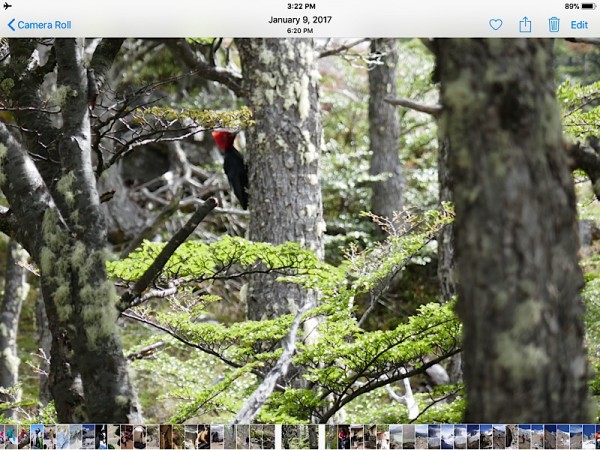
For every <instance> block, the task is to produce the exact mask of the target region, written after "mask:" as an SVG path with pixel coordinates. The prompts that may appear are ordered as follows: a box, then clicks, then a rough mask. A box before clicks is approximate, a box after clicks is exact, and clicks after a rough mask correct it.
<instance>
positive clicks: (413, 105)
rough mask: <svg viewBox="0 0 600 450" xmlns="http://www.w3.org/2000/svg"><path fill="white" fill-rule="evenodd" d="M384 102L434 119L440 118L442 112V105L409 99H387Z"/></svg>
mask: <svg viewBox="0 0 600 450" xmlns="http://www.w3.org/2000/svg"><path fill="white" fill-rule="evenodd" d="M384 100H385V101H386V102H387V103H389V104H391V105H395V106H402V107H404V108H408V109H412V110H414V111H418V112H422V113H425V114H429V115H431V116H433V117H437V116H439V115H440V114H441V112H442V105H428V104H425V103H420V102H416V101H414V100H410V99H407V98H393V97H386V98H385V99H384Z"/></svg>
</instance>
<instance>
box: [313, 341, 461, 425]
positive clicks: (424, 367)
mask: <svg viewBox="0 0 600 450" xmlns="http://www.w3.org/2000/svg"><path fill="white" fill-rule="evenodd" d="M461 351H462V350H461V349H460V348H457V349H454V350H452V351H451V352H448V353H447V354H445V355H442V356H439V357H438V358H435V359H432V360H431V361H429V362H427V363H425V364H423V365H422V366H421V367H417V368H415V369H412V370H411V371H408V372H405V371H401V372H400V373H398V374H396V375H393V376H390V377H388V378H386V379H378V380H376V381H374V382H373V383H367V384H365V385H364V386H361V387H359V388H358V389H356V390H355V391H353V392H351V393H350V394H348V395H346V396H344V397H340V398H338V399H337V400H336V401H335V402H334V404H333V405H332V406H331V407H330V408H329V410H328V411H327V412H326V413H325V414H323V416H322V417H321V423H327V421H328V420H329V419H330V418H331V417H332V416H333V415H334V414H335V413H336V412H337V411H338V410H339V409H340V408H342V407H343V406H344V405H346V404H348V403H350V402H351V401H352V400H354V399H356V398H358V397H360V396H361V395H363V394H366V393H367V392H371V391H372V390H374V389H377V388H380V387H384V386H386V385H388V384H390V383H394V382H396V381H400V380H403V379H404V378H410V377H414V376H415V375H418V374H421V373H424V372H425V370H427V369H428V368H429V367H431V366H433V365H435V364H438V363H440V362H442V361H443V360H445V359H448V358H450V357H451V356H454V355H456V354H457V353H460V352H461ZM327 395H329V393H324V394H323V395H322V396H321V397H322V398H323V399H324V398H325V397H327Z"/></svg>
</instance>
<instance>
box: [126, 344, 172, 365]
mask: <svg viewBox="0 0 600 450" xmlns="http://www.w3.org/2000/svg"><path fill="white" fill-rule="evenodd" d="M164 346H165V343H164V342H163V341H158V342H155V343H154V344H150V345H146V346H145V347H143V348H141V349H140V350H138V351H137V352H133V353H130V354H128V355H127V356H126V358H127V359H128V360H129V361H135V360H136V359H144V358H148V357H150V356H152V355H154V354H155V353H156V352H157V350H159V349H160V348H162V347H164Z"/></svg>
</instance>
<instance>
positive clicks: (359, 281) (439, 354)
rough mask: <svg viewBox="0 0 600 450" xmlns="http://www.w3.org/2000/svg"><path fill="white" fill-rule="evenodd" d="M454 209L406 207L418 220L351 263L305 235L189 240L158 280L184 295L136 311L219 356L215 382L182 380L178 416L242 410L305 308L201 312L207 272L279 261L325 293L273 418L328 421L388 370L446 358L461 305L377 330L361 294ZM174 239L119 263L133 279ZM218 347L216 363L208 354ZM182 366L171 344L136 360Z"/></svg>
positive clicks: (296, 278)
mask: <svg viewBox="0 0 600 450" xmlns="http://www.w3.org/2000/svg"><path fill="white" fill-rule="evenodd" d="M449 220H451V214H449V213H448V212H447V211H445V212H442V213H440V212H428V213H426V214H423V215H421V216H415V217H406V218H405V222H404V223H405V225H406V224H410V225H407V226H408V231H407V230H406V229H398V230H392V231H393V233H392V235H391V236H390V237H389V239H388V240H387V241H386V242H385V243H381V244H378V245H377V246H375V247H373V248H372V249H369V250H366V251H363V252H358V251H357V250H356V249H354V250H353V251H352V252H349V254H348V255H347V258H346V261H345V262H344V264H341V265H340V266H339V267H333V266H331V265H329V264H326V263H323V262H320V261H319V260H318V259H317V258H316V256H315V255H314V254H313V253H312V252H310V251H308V250H306V249H302V248H301V247H300V246H299V245H298V244H295V243H286V244H283V245H279V246H275V245H271V244H267V243H252V242H249V241H247V240H245V239H242V238H232V237H225V238H223V239H221V240H219V241H216V242H214V243H211V244H206V243H202V242H197V241H190V242H186V243H185V244H183V245H182V246H181V247H180V248H179V249H178V250H177V251H176V252H175V254H174V255H173V256H172V257H171V259H170V261H169V263H168V264H167V265H166V266H165V268H164V270H163V272H162V274H161V275H160V276H159V277H158V278H157V280H156V282H155V286H156V287H160V286H169V285H176V286H179V287H180V288H181V289H182V291H181V294H180V295H177V296H176V297H172V298H170V299H169V301H168V303H169V305H168V307H162V308H161V307H158V308H157V307H152V306H150V305H149V304H146V305H143V306H140V307H137V308H135V310H134V311H133V312H131V313H128V314H127V317H129V318H133V319H135V320H138V321H140V322H142V323H145V324H146V325H150V326H153V327H155V328H157V329H159V330H162V331H163V332H166V333H167V334H169V335H170V336H171V338H169V342H170V345H173V342H174V340H177V341H179V342H180V343H183V344H184V345H185V346H187V347H188V352H189V351H191V350H190V349H189V348H190V347H191V348H193V349H196V350H199V351H200V352H202V353H204V354H205V355H206V356H203V357H202V358H201V360H202V361H204V362H203V363H202V364H205V365H206V364H208V367H210V370H203V371H201V372H203V373H202V374H201V376H202V377H203V379H204V380H205V381H204V382H202V383H198V380H197V378H198V372H196V374H197V376H196V382H195V383H192V384H190V383H188V382H187V381H188V380H186V377H187V376H186V375H183V376H181V375H180V376H179V377H180V379H179V380H177V381H176V382H175V384H174V386H173V388H172V389H171V390H170V393H169V394H168V396H169V397H170V398H177V399H179V400H180V401H179V405H178V408H177V411H176V413H175V414H174V415H173V416H172V417H171V420H172V421H173V422H183V421H186V420H191V419H192V418H194V417H203V418H205V417H209V416H211V417H212V415H214V414H219V415H221V414H225V415H228V414H232V413H233V412H234V411H236V409H238V408H239V406H240V405H241V402H242V401H243V399H244V398H246V397H247V396H248V395H250V393H251V392H252V391H253V390H254V389H255V388H256V386H257V384H258V383H260V382H261V381H262V379H263V378H264V376H265V375H266V373H267V372H268V371H269V370H270V369H271V368H272V367H273V366H274V365H275V363H276V362H277V360H278V358H279V357H280V355H281V352H282V349H281V347H280V345H279V343H280V342H281V340H282V339H283V338H284V337H286V335H287V333H288V331H289V328H290V324H291V321H292V319H293V316H292V315H284V316H280V317H277V318H275V319H272V320H263V321H260V322H254V321H244V322H237V323H233V324H231V325H225V324H221V323H216V322H212V321H209V322H203V321H197V320H194V318H195V317H199V316H200V315H201V314H202V312H203V311H204V310H205V308H207V306H208V305H210V304H211V303H213V302H214V301H215V298H212V297H211V298H205V297H202V296H200V295H197V294H195V293H194V292H193V291H194V289H198V288H201V286H200V285H201V284H202V283H205V282H207V281H213V280H217V279H227V278H231V277H244V276H246V275H248V274H251V273H257V272H274V273H277V274H280V275H281V276H280V282H292V283H299V284H301V285H302V286H304V287H305V288H307V289H315V290H317V291H319V292H320V294H321V302H320V304H319V305H318V306H317V307H316V308H314V309H313V310H312V311H310V312H309V313H308V314H307V315H306V316H305V320H306V319H308V318H310V317H315V318H318V320H319V331H320V333H319V338H318V339H316V340H315V341H314V342H313V341H311V342H310V343H309V342H303V341H302V340H300V341H299V342H298V350H297V352H296V354H295V355H294V357H293V364H294V367H298V368H303V371H302V372H303V373H304V375H303V381H302V382H300V384H299V385H297V386H289V387H288V388H287V389H283V390H277V391H276V392H275V393H274V394H273V395H272V396H271V398H270V399H269V402H268V403H267V405H266V407H265V408H263V410H262V412H261V415H260V419H261V420H264V421H266V422H271V423H272V422H278V423H279V422H285V423H302V422H306V421H308V420H309V419H310V417H311V416H314V415H316V416H318V417H322V418H323V420H326V419H325V418H326V417H328V416H330V415H331V414H333V413H334V412H335V411H336V410H337V409H339V408H340V407H341V406H343V405H344V404H346V403H348V402H350V401H351V400H354V399H356V398H358V397H360V396H361V395H362V394H365V393H369V392H370V391H372V390H374V389H376V388H378V387H381V386H383V385H385V384H386V380H389V381H390V382H391V381H393V380H400V379H402V378H404V377H405V376H406V375H404V373H403V370H406V371H408V372H409V374H408V376H410V375H412V374H415V373H419V372H420V371H422V370H423V369H424V367H425V364H426V360H425V357H426V356H427V357H428V358H430V359H435V358H439V359H440V360H442V359H444V358H445V357H447V356H448V355H449V354H451V353H453V352H455V351H456V349H457V348H458V346H459V339H460V337H459V336H460V325H459V323H458V320H457V319H456V317H455V315H454V312H453V309H452V308H453V307H452V305H451V304H446V305H440V304H437V303H432V304H429V305H425V306H423V307H421V309H420V310H419V313H418V314H417V315H415V316H414V317H411V318H410V319H409V320H408V321H407V322H406V323H402V324H400V325H398V326H397V327H395V328H394V329H392V330H388V331H383V330H378V331H373V332H365V331H364V329H362V328H361V327H360V326H359V325H358V320H357V318H356V317H355V311H356V307H355V305H354V297H355V296H356V295H359V294H361V293H371V292H372V293H373V295H374V297H376V296H377V295H378V294H377V293H380V292H381V291H382V290H383V289H385V287H384V285H385V284H386V283H387V281H388V279H389V276H390V273H393V272H395V271H398V270H400V269H401V267H402V266H403V265H404V264H405V263H406V261H407V260H408V259H410V258H414V257H416V256H417V255H418V253H419V251H420V250H421V249H422V248H423V247H424V246H425V244H426V243H427V242H428V241H429V240H430V239H431V237H432V235H433V234H434V233H435V232H436V231H437V230H438V228H439V226H442V225H443V224H444V223H447V222H448V221H449ZM162 247H163V244H158V243H150V242H145V243H144V244H143V246H142V247H141V248H140V249H139V250H138V251H136V252H134V253H132V254H131V255H130V256H129V257H128V258H127V259H125V260H123V261H115V262H111V263H108V269H109V272H110V273H111V275H112V276H114V277H118V278H120V279H121V280H122V281H124V282H133V281H134V280H136V279H137V278H139V277H140V276H141V275H142V274H143V273H144V271H145V270H146V269H147V268H148V266H149V265H150V264H151V263H152V261H153V260H154V258H155V256H156V255H157V254H158V252H160V250H161V249H162ZM155 339H156V338H155ZM150 342H152V340H151V341H149V342H146V344H148V343H150ZM178 346H179V348H181V344H178ZM207 357H210V358H211V359H212V362H211V363H208V362H206V361H207V360H206V358H207ZM180 366H181V364H180V363H175V362H174V360H173V356H169V355H167V354H166V353H165V354H163V355H162V356H160V357H158V358H157V359H156V361H150V360H148V361H144V362H143V363H136V367H137V368H138V369H140V370H144V371H145V372H147V373H154V372H155V370H154V369H153V367H157V368H158V369H157V371H158V373H161V374H165V373H166V370H165V369H166V368H167V367H168V368H169V370H172V369H173V368H175V367H180ZM185 373H189V374H191V373H192V372H185ZM215 375H217V376H218V379H217V380H216V381H215V380H214V378H215ZM211 376H212V379H211ZM204 377H206V378H204ZM201 386H205V387H203V388H202V387H201ZM183 399H185V401H181V400H183Z"/></svg>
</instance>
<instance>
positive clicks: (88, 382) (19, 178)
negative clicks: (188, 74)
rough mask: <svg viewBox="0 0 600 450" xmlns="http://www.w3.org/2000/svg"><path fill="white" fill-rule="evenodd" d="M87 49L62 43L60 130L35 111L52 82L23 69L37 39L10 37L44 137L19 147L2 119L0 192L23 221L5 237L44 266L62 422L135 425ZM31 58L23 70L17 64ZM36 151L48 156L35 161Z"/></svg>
mask: <svg viewBox="0 0 600 450" xmlns="http://www.w3.org/2000/svg"><path fill="white" fill-rule="evenodd" d="M82 44H83V40H81V39H57V40H56V41H55V42H54V50H55V52H54V55H55V58H56V59H55V61H54V64H55V65H56V68H57V74H58V75H57V84H58V89H59V90H62V92H64V101H63V103H62V104H61V116H62V117H61V118H62V122H63V126H62V128H61V129H60V133H59V132H58V130H56V129H54V128H53V127H52V125H51V124H50V122H49V120H48V118H47V117H46V116H44V115H43V114H42V113H41V112H38V111H36V110H35V106H39V105H40V98H39V97H40V84H39V83H40V79H43V77H42V78H40V77H39V76H38V73H37V72H36V73H34V74H31V73H27V72H19V71H18V70H19V69H21V71H24V70H25V67H26V66H27V64H26V63H27V61H28V59H27V58H28V57H29V55H31V52H32V50H33V49H32V47H31V41H27V40H18V42H16V43H13V42H12V41H11V52H14V53H12V56H14V58H13V57H11V64H13V66H12V67H11V69H10V70H11V73H23V75H22V80H21V83H20V85H21V86H26V87H27V89H26V91H27V92H28V94H27V93H25V92H23V95H25V98H23V97H19V99H20V100H21V101H25V100H28V101H30V102H31V103H29V104H26V106H28V107H30V108H31V107H34V108H32V109H33V110H34V111H36V112H33V113H24V114H21V115H17V120H18V122H19V123H20V124H21V125H24V126H25V127H26V128H28V129H33V130H36V132H37V133H31V135H34V136H35V139H33V140H31V139H24V140H23V142H20V141H18V140H17V139H16V138H15V137H14V136H13V135H11V133H10V132H9V131H8V129H7V128H6V127H5V126H4V125H2V124H1V123H0V143H1V144H2V145H0V150H1V151H0V168H1V169H2V171H1V172H0V187H1V188H2V190H3V192H4V193H5V195H6V197H7V199H8V202H9V204H10V207H11V211H12V214H13V217H14V221H15V223H14V224H12V226H11V227H9V226H6V227H5V228H4V229H3V231H4V232H6V233H7V234H11V235H14V237H15V238H16V239H17V240H18V241H19V242H20V243H21V245H23V247H25V248H26V249H27V250H28V252H29V254H30V255H31V256H32V257H33V258H34V260H35V261H36V263H37V264H38V265H39V267H40V272H41V288H42V295H43V298H44V301H45V306H46V313H47V316H48V323H49V327H50V330H51V332H52V337H53V340H52V349H51V357H52V359H51V370H50V376H49V383H50V389H51V391H52V396H53V398H54V400H55V404H56V409H57V413H58V418H59V420H60V421H61V422H62V423H68V422H82V421H90V422H97V423H111V422H113V423H119V422H121V423H135V422H139V421H140V420H141V417H140V412H139V409H138V405H137V399H136V395H135V392H134V391H133V388H132V385H131V382H130V380H129V375H128V373H127V361H126V359H125V357H124V355H123V352H122V349H121V344H120V342H119V338H118V335H117V329H116V317H117V311H116V307H115V300H116V298H115V297H116V294H115V292H114V286H113V285H112V283H111V282H110V281H108V280H107V275H106V268H105V251H106V249H105V247H106V242H107V239H106V231H105V224H104V221H103V216H102V212H101V210H100V203H99V196H98V192H97V189H96V180H95V176H94V173H93V170H92V160H91V141H90V124H89V111H88V100H87V95H86V92H87V76H86V70H85V67H84V62H83V45H82ZM97 51H98V50H97ZM23 61H24V62H25V63H24V67H21V68H19V67H17V66H18V65H19V64H22V63H23ZM49 64H50V63H49ZM42 69H43V70H45V69H46V68H45V67H43V68H40V69H39V70H40V71H42ZM43 143H47V145H42V144H43ZM28 151H31V152H32V153H34V154H36V155H38V156H42V158H37V159H36V161H35V163H34V162H33V161H32V159H30V157H29V155H28ZM44 156H50V157H48V158H44ZM9 225H10V224H9Z"/></svg>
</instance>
